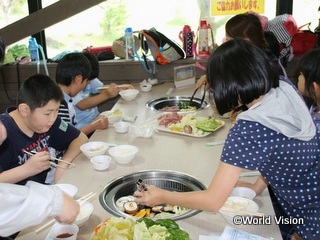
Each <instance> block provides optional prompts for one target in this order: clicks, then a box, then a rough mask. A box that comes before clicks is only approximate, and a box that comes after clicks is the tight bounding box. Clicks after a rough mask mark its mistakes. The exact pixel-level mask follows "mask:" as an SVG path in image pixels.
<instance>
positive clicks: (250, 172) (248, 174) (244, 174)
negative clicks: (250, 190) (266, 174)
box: [240, 171, 261, 177]
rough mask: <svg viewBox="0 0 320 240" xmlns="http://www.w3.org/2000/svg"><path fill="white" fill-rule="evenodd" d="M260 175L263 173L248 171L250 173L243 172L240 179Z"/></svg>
mask: <svg viewBox="0 0 320 240" xmlns="http://www.w3.org/2000/svg"><path fill="white" fill-rule="evenodd" d="M260 175H261V173H260V172H259V171H248V172H242V173H241V174H240V177H255V176H260Z"/></svg>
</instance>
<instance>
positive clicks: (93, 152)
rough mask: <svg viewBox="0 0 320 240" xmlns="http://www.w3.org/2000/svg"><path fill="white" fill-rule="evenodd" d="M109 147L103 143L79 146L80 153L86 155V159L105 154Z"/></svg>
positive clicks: (97, 142) (96, 142) (94, 142)
mask: <svg viewBox="0 0 320 240" xmlns="http://www.w3.org/2000/svg"><path fill="white" fill-rule="evenodd" d="M108 147H109V145H108V144H107V143H105V142H100V141H93V142H87V143H84V144H82V145H81V146H80V150H81V152H82V153H83V154H84V155H86V157H87V158H89V159H90V158H92V157H94V156H99V155H103V154H105V152H106V150H107V148H108Z"/></svg>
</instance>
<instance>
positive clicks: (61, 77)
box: [56, 53, 108, 136]
mask: <svg viewBox="0 0 320 240" xmlns="http://www.w3.org/2000/svg"><path fill="white" fill-rule="evenodd" d="M91 71H92V68H91V64H90V62H89V60H88V59H87V58H86V57H85V56H84V55H83V54H82V53H69V54H67V55H65V56H64V57H63V58H62V59H61V60H60V61H59V63H58V65H57V69H56V82H57V83H58V85H59V87H60V88H61V90H62V91H63V96H64V100H63V102H62V104H61V106H60V109H59V116H60V117H61V118H62V119H63V120H65V121H66V122H67V123H69V124H71V125H73V126H75V127H76V126H77V122H76V111H75V106H74V103H73V97H75V96H76V95H77V94H78V93H79V92H80V91H82V90H83V89H84V88H85V87H86V86H87V84H88V82H89V78H90V76H91ZM97 120H99V121H97ZM107 128H108V119H107V118H106V117H105V116H103V115H99V116H97V117H96V118H95V119H94V121H92V122H90V123H89V124H87V125H85V126H81V127H80V128H79V129H80V130H81V131H82V132H83V133H85V134H86V135H87V136H90V135H91V134H92V133H93V132H94V131H95V130H97V129H107Z"/></svg>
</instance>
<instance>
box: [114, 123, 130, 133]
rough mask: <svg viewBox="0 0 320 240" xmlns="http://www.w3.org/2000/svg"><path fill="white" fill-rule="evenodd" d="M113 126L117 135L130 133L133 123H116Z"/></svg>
mask: <svg viewBox="0 0 320 240" xmlns="http://www.w3.org/2000/svg"><path fill="white" fill-rule="evenodd" d="M113 126H114V128H115V130H116V132H117V133H127V132H128V131H129V127H130V126H131V123H129V122H123V121H120V122H116V123H114V124H113Z"/></svg>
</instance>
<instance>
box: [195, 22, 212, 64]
mask: <svg viewBox="0 0 320 240" xmlns="http://www.w3.org/2000/svg"><path fill="white" fill-rule="evenodd" d="M209 29H210V26H209V24H208V22H207V20H201V21H200V26H199V41H198V56H199V57H200V58H201V57H207V56H209Z"/></svg>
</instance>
